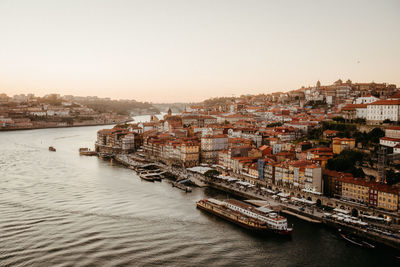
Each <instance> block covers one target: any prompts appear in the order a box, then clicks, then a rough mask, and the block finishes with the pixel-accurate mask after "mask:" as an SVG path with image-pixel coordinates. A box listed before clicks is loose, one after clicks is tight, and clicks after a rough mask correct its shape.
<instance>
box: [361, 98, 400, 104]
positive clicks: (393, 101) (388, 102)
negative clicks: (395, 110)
mask: <svg viewBox="0 0 400 267" xmlns="http://www.w3.org/2000/svg"><path fill="white" fill-rule="evenodd" d="M368 105H400V99H396V100H378V101H375V102H373V103H371V104H368Z"/></svg>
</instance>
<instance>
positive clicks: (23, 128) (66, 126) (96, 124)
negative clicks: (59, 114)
mask: <svg viewBox="0 0 400 267" xmlns="http://www.w3.org/2000/svg"><path fill="white" fill-rule="evenodd" d="M132 121H133V120H123V121H114V122H105V123H99V122H95V123H84V124H74V125H51V126H45V127H43V126H37V127H34V126H33V127H22V128H20V127H18V128H0V131H3V132H8V131H22V130H38V129H52V128H73V127H86V126H106V125H115V124H120V123H128V122H132Z"/></svg>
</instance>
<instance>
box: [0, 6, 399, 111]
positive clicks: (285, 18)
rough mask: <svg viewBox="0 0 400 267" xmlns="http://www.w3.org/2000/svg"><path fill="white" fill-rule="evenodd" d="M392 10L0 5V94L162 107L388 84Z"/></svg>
mask: <svg viewBox="0 0 400 267" xmlns="http://www.w3.org/2000/svg"><path fill="white" fill-rule="evenodd" d="M344 4H346V5H344ZM399 7H400V4H399V3H398V2H396V1H384V2H383V3H382V2H379V3H378V2H365V1H335V2H323V3H320V2H319V1H306V2H302V3H301V4H299V3H297V2H295V1H288V2H285V4H281V3H274V2H265V1H250V2H242V1H219V2H217V3H215V2H210V1H202V2H195V1H173V2H171V1H168V3H167V2H163V1H149V2H139V1H135V2H131V1H119V2H117V3H115V2H111V1H87V2H85V3H81V2H79V1H58V2H57V3H54V2H52V1H35V3H31V2H29V1H0V30H1V31H2V36H1V37H0V41H1V42H0V61H1V62H2V64H1V65H0V76H1V77H2V78H1V79H0V92H2V93H6V94H8V95H14V94H20V93H25V94H26V93H35V94H36V95H45V94H50V93H59V94H62V95H69V94H71V95H82V96H87V95H97V96H99V97H111V98H113V99H135V100H137V101H147V102H153V103H168V102H200V101H202V100H204V99H207V98H210V97H218V96H232V95H235V96H239V95H242V94H259V93H272V92H278V91H290V90H295V89H298V88H300V87H301V86H309V85H314V84H315V83H316V81H317V80H320V81H321V83H322V84H331V83H333V82H334V81H336V80H337V79H339V78H341V79H342V80H347V79H348V78H350V79H351V80H352V81H354V82H371V79H374V81H375V82H386V83H394V84H397V85H398V84H399V83H400V73H399V70H398V67H397V64H396V63H397V62H399V60H400V51H399V49H398V47H400V34H399V33H398V30H397V29H398V28H399V26H400V19H399V18H398V16H396V15H397V14H396V13H397V11H398V10H399ZM371 18H374V19H371Z"/></svg>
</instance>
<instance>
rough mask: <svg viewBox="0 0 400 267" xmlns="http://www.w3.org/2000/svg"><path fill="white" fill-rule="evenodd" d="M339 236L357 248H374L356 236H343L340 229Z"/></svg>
mask: <svg viewBox="0 0 400 267" xmlns="http://www.w3.org/2000/svg"><path fill="white" fill-rule="evenodd" d="M339 235H340V237H341V238H343V239H344V240H346V241H347V242H349V243H351V244H353V245H356V246H359V247H365V248H375V246H374V245H372V244H370V243H368V242H367V241H365V240H362V239H360V238H358V237H356V236H353V235H350V234H344V232H343V231H342V229H339Z"/></svg>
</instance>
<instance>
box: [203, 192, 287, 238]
mask: <svg viewBox="0 0 400 267" xmlns="http://www.w3.org/2000/svg"><path fill="white" fill-rule="evenodd" d="M196 205H197V208H199V209H202V210H204V211H206V212H209V213H211V214H214V215H217V216H218V217H221V218H223V219H225V220H228V221H230V222H232V223H234V224H237V225H239V226H241V227H243V228H246V229H248V230H251V231H254V232H259V233H274V234H278V235H282V236H291V234H292V232H293V228H292V227H288V223H287V219H286V218H285V217H283V216H280V215H278V214H277V213H275V212H273V211H269V212H263V211H262V210H263V209H261V208H262V207H261V208H256V207H253V206H251V205H249V204H246V203H244V202H241V201H239V200H236V199H227V200H217V199H214V198H209V199H201V200H199V201H197V202H196Z"/></svg>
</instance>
